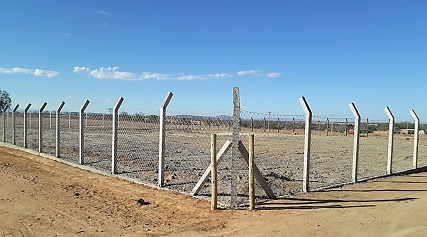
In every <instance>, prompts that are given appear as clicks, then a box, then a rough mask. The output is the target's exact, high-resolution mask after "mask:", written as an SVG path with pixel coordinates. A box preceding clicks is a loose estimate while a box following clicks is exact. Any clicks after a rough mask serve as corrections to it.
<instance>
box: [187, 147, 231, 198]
mask: <svg viewBox="0 0 427 237" xmlns="http://www.w3.org/2000/svg"><path fill="white" fill-rule="evenodd" d="M230 147H231V142H230V141H228V140H227V141H226V142H225V143H224V145H223V146H222V147H221V150H219V152H218V154H217V155H216V162H217V165H218V164H219V162H220V161H221V159H222V156H223V155H224V154H225V153H226V152H227V151H228V150H229V149H230ZM210 174H211V167H210V166H209V167H208V168H207V169H206V170H205V173H203V175H202V177H201V178H200V179H199V181H198V182H197V184H196V186H194V188H193V190H191V192H190V194H191V195H193V196H194V195H197V194H198V193H199V192H200V189H202V187H203V184H205V183H206V181H207V179H208V177H209V175H210Z"/></svg>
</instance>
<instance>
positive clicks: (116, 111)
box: [111, 97, 124, 174]
mask: <svg viewBox="0 0 427 237" xmlns="http://www.w3.org/2000/svg"><path fill="white" fill-rule="evenodd" d="M123 100H124V98H123V97H120V98H119V99H118V100H117V103H116V105H115V106H114V109H113V138H112V139H111V146H112V147H111V174H115V173H117V129H118V125H119V108H120V106H121V105H122V103H123Z"/></svg>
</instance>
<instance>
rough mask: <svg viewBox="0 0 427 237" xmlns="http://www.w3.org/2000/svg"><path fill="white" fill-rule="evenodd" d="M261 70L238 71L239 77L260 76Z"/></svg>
mask: <svg viewBox="0 0 427 237" xmlns="http://www.w3.org/2000/svg"><path fill="white" fill-rule="evenodd" d="M260 72H261V70H246V71H238V72H237V75H238V76H247V75H258V74H259V73H260Z"/></svg>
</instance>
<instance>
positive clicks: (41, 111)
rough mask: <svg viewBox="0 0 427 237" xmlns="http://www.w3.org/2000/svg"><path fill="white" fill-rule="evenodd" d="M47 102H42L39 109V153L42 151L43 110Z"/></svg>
mask: <svg viewBox="0 0 427 237" xmlns="http://www.w3.org/2000/svg"><path fill="white" fill-rule="evenodd" d="M46 105H47V103H46V102H44V103H43V105H42V107H40V110H39V153H43V114H42V113H43V110H44V109H45V108H46Z"/></svg>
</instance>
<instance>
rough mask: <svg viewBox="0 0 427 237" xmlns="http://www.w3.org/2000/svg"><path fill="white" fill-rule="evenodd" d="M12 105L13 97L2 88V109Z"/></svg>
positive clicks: (0, 100) (0, 93)
mask: <svg viewBox="0 0 427 237" xmlns="http://www.w3.org/2000/svg"><path fill="white" fill-rule="evenodd" d="M11 105H12V99H10V95H9V93H8V92H7V91H2V90H0V110H1V111H5V110H6V109H7V108H9V107H10V106H11Z"/></svg>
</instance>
